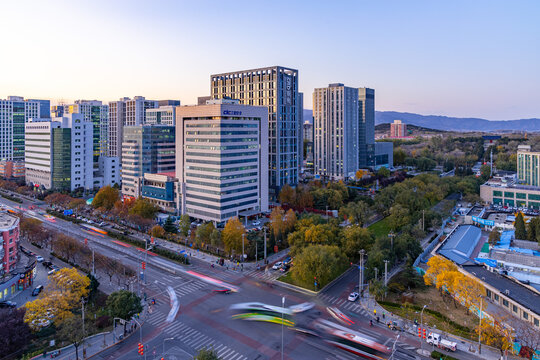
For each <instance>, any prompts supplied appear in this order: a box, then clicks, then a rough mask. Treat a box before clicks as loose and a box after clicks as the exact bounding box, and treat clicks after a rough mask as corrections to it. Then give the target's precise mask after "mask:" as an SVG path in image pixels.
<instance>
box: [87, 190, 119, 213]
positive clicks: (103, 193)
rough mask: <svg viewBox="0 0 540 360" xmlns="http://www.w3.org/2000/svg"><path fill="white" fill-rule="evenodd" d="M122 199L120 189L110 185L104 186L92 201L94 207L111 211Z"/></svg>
mask: <svg viewBox="0 0 540 360" xmlns="http://www.w3.org/2000/svg"><path fill="white" fill-rule="evenodd" d="M119 198H120V193H119V191H118V189H115V188H113V187H111V186H110V185H107V186H104V187H102V188H101V189H99V191H98V192H97V194H96V196H94V200H93V201H92V206H93V207H95V208H100V207H102V208H105V209H106V210H111V209H112V208H113V206H114V203H115V202H116V201H117V200H118V199H119Z"/></svg>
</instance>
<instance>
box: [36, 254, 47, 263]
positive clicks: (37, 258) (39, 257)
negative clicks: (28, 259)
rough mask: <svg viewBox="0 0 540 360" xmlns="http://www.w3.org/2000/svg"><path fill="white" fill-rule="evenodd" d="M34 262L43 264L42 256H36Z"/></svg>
mask: <svg viewBox="0 0 540 360" xmlns="http://www.w3.org/2000/svg"><path fill="white" fill-rule="evenodd" d="M36 260H37V261H38V262H43V260H45V259H44V258H43V256H39V255H38V256H36Z"/></svg>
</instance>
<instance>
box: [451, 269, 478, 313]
mask: <svg viewBox="0 0 540 360" xmlns="http://www.w3.org/2000/svg"><path fill="white" fill-rule="evenodd" d="M459 274H460V276H459V277H457V278H456V279H455V281H454V290H455V292H456V294H458V295H459V298H460V299H462V300H463V301H464V302H465V306H466V307H467V308H469V307H470V306H471V305H474V306H478V305H479V304H480V299H481V297H482V296H484V295H485V293H486V290H485V289H484V287H483V286H482V285H481V284H480V283H479V282H478V281H476V280H475V279H473V278H471V277H469V276H466V275H464V274H462V273H459Z"/></svg>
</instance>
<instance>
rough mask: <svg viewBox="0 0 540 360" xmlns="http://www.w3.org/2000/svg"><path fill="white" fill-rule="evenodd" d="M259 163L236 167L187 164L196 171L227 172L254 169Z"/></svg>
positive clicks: (189, 168)
mask: <svg viewBox="0 0 540 360" xmlns="http://www.w3.org/2000/svg"><path fill="white" fill-rule="evenodd" d="M258 167H259V166H258V165H253V166H241V167H234V168H225V169H223V168H217V169H216V168H207V167H200V166H186V168H187V169H188V170H196V171H208V172H217V173H225V172H234V171H244V170H252V169H257V168H258Z"/></svg>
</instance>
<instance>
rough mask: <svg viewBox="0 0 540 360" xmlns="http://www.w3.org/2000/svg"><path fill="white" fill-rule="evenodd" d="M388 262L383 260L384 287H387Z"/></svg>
mask: <svg viewBox="0 0 540 360" xmlns="http://www.w3.org/2000/svg"><path fill="white" fill-rule="evenodd" d="M389 262H390V261H388V260H384V286H386V285H388V263H389Z"/></svg>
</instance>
